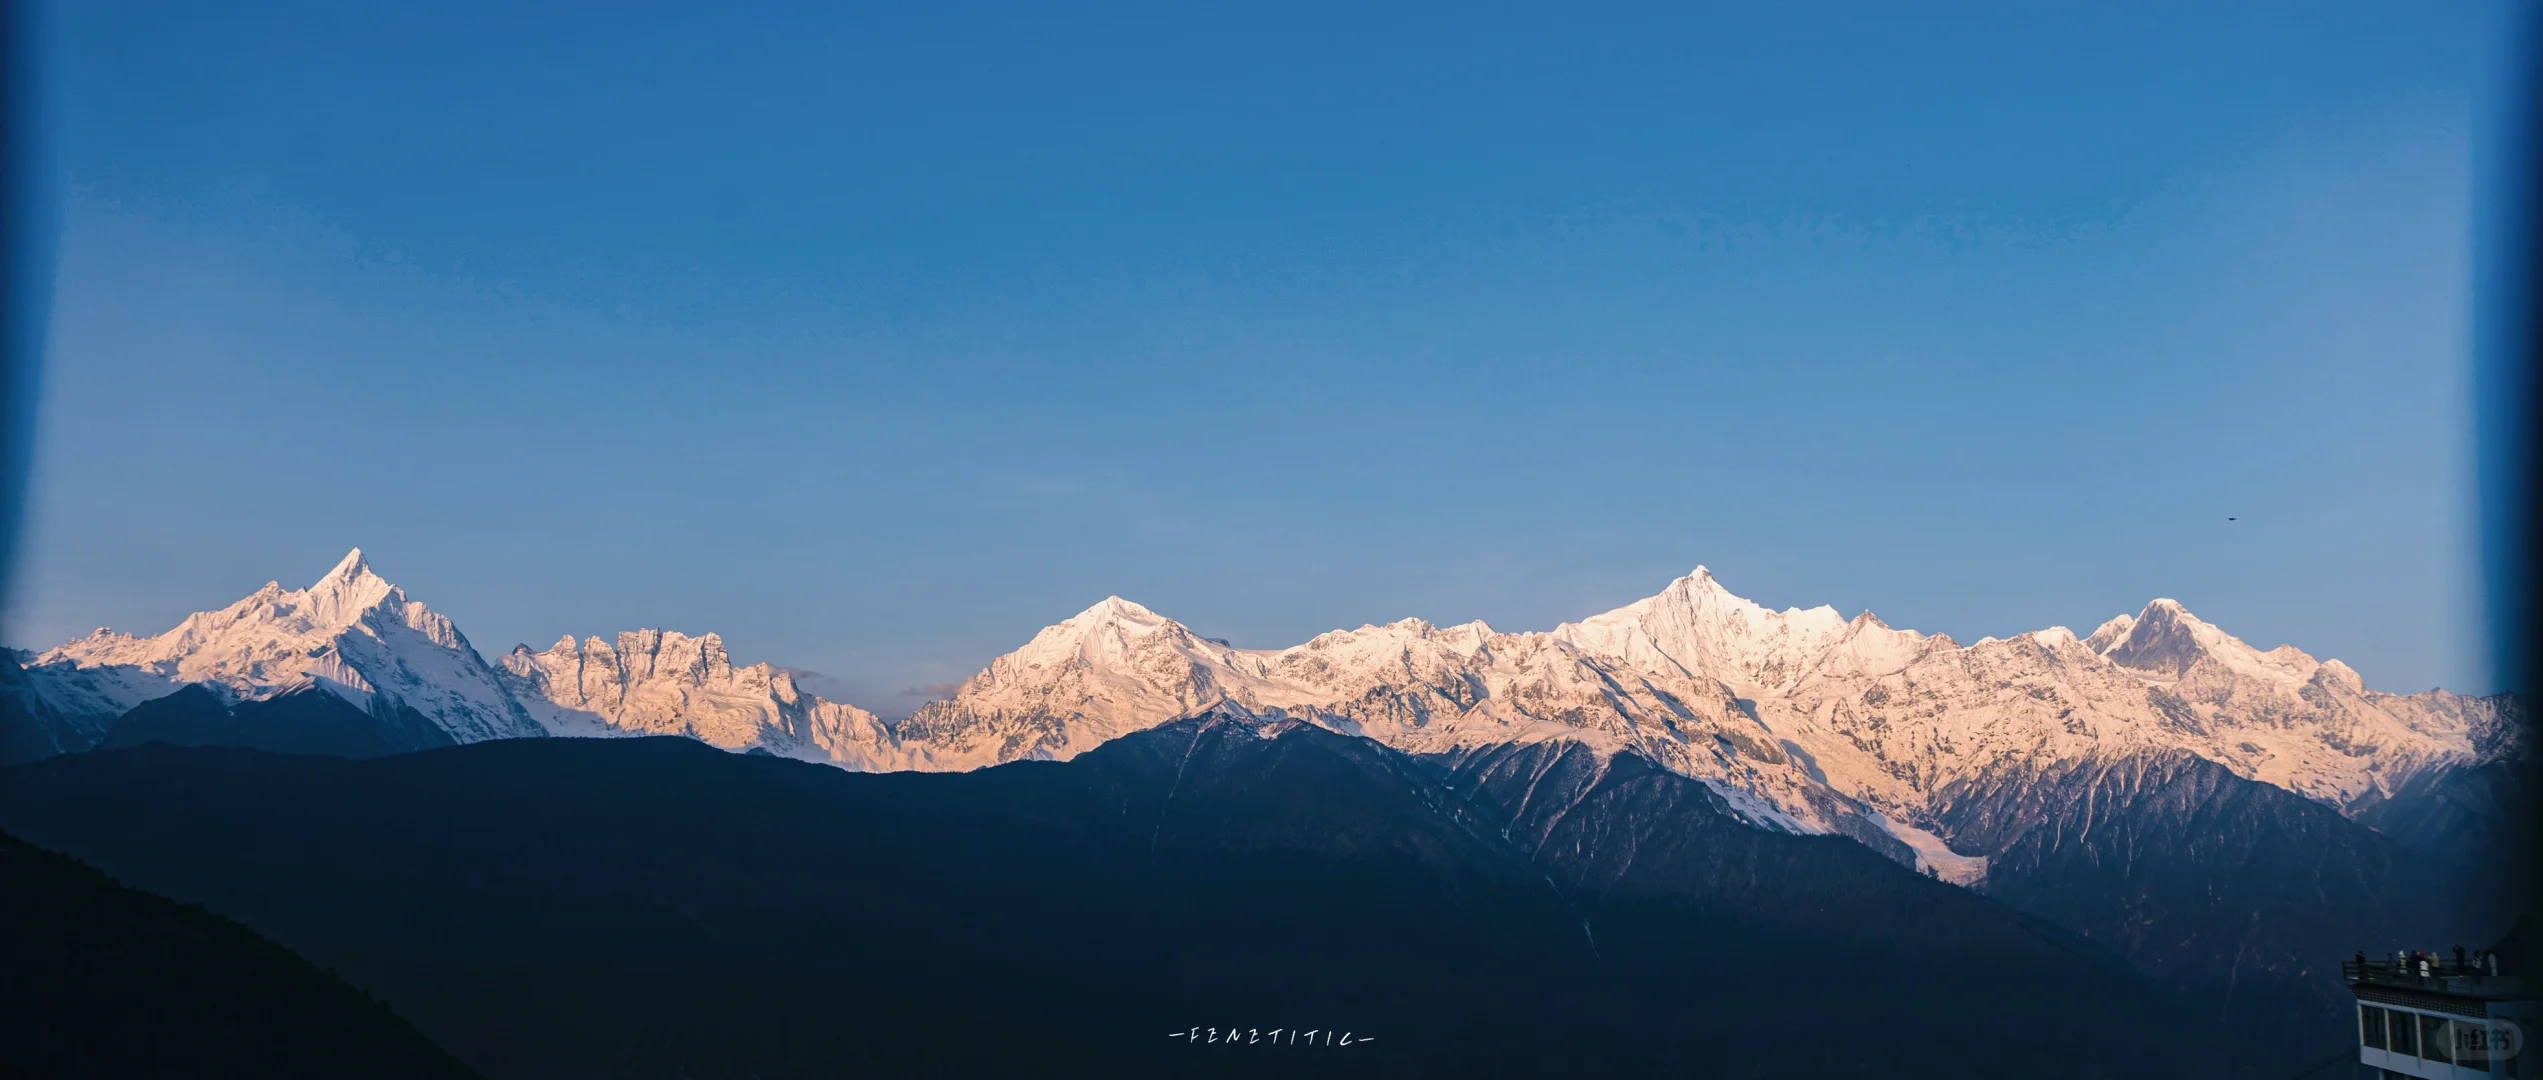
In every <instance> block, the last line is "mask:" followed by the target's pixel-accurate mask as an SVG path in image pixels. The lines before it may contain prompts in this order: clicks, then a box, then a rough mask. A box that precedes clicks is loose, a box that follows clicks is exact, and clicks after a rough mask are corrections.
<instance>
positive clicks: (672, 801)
mask: <svg viewBox="0 0 2543 1080" xmlns="http://www.w3.org/2000/svg"><path fill="white" fill-rule="evenodd" d="M1625 760H1627V761H1629V762H1630V761H1632V759H1625ZM1505 764H1509V763H1505ZM1633 765H1634V767H1635V768H1636V769H1641V768H1642V767H1640V766H1639V763H1638V762H1635V763H1633ZM1646 771H1647V773H1648V775H1646ZM1515 775H1516V773H1515V771H1513V770H1509V769H1505V770H1504V771H1503V774H1502V775H1501V776H1500V778H1499V779H1497V780H1495V781H1494V782H1493V783H1490V784H1485V783H1480V782H1478V781H1479V780H1480V778H1481V776H1480V774H1479V773H1475V774H1470V775H1466V776H1464V777H1462V778H1460V777H1459V776H1457V775H1454V774H1451V773H1450V772H1449V771H1448V770H1446V769H1445V768H1444V767H1443V766H1442V765H1441V764H1440V763H1425V762H1418V761H1415V760H1414V759H1411V758H1408V757H1405V756H1403V755H1401V754H1397V753H1394V752H1392V751H1388V750H1385V749H1384V748H1382V747H1379V746H1377V745H1376V744H1374V743H1370V742H1367V741H1365V740H1360V739H1354V738H1348V737H1344V736H1340V735H1335V734H1333V733H1330V732H1326V731H1323V730H1320V729H1316V728H1311V727H1296V726H1288V725H1273V726H1270V727H1268V728H1262V729H1258V728H1257V727H1256V726H1255V725H1253V724H1250V723H1246V722H1238V721H1228V720H1220V719H1212V718H1204V719H1200V720H1191V721H1183V722H1179V723H1176V724H1172V725H1168V726H1166V727H1163V728H1159V729H1156V730H1154V731H1150V732H1145V733H1142V734H1139V735H1135V736H1131V737H1128V738H1124V739H1121V740H1118V741H1116V742H1114V743H1112V744H1108V745H1106V746H1104V747H1102V748H1100V749H1098V750H1096V751H1094V752H1092V753H1089V754H1087V755H1085V756H1083V757H1080V758H1078V759H1076V760H1074V761H1071V762H1068V763H1064V764H1055V763H1040V762H1028V763H1019V764H1014V765H1007V766H1001V767H998V768H994V769H988V770H983V771H980V772H976V773H967V774H957V775H942V774H936V775H928V774H884V775H865V774H851V773H845V772H841V771H839V770H836V769H832V768H828V767H824V766H814V765H806V764H802V763H798V762H792V761H786V760H781V759H773V758H765V757H753V756H736V755H731V754H726V753H723V752H720V751H716V750H712V749H709V748H706V747H702V746H699V745H697V744H695V743H691V742H688V741H686V740H677V739H644V740H527V741H519V742H498V743H482V744H476V745H470V746H462V747H455V748H449V749H442V750H433V751H426V752H422V753H416V754H407V755H399V756H393V757H384V758H377V759H372V760H363V761H349V760H339V759H325V758H309V757H287V756H280V755H274V754H268V753H261V752H255V751H245V750H232V749H216V748H208V747H207V748H178V747H169V746H145V747H141V748H138V749H132V750H117V751H102V752H97V753H92V754H86V755H76V756H72V757H65V758H59V759H55V760H52V761H47V762H43V763H39V764H36V765H30V766H22V767H19V768H16V769H12V770H9V771H7V772H5V773H0V825H6V826H7V827H9V828H11V829H13V830H18V831H20V832H21V834H22V835H26V836H28V837H30V838H32V839H34V840H36V841H37V842H39V843H43V844H46V845H48V846H53V847H58V848H60V849H63V850H67V851H71V852H74V853H76V854H78V855H80V856H81V857H82V858H86V859H89V860H92V861H94V862H96V863H97V864H98V865H100V866H103V867H105V868H107V869H109V870H111V871H113V872H115V873H117V874H119V875H123V876H125V877H126V878H127V879H129V880H132V881H134V882H136V883H138V884H142V885H145V886H147V887H149V888H153V889H157V890H161V891H164V892H167V893H168V894H170V895H173V896H178V897H182V898H186V899H189V900H195V901H199V902H202V903H204V904H205V905H207V906H209V907H212V908H213V909H215V910H218V911H222V912H224V913H227V914H230V915H232V916H234V917H236V918H238V919H240V920H242V921H244V922H246V923H248V924H249V925H251V926H254V927H257V928H258V929H260V930H263V931H265V932H267V933H269V934H271V935H273V936H274V937H276V938H277V939H279V940H281V941H283V942H286V943H288V944H290V945H292V946H293V947H294V948H297V949H299V950H301V951H302V952H304V953H305V954H307V955H309V956H311V957H313V958H316V959H318V960H319V961H320V962H322V963H326V964H328V965H331V966H333V967H335V968H337V969H339V970H341V971H343V972H344V973H345V975H346V977H347V978H348V979H350V980H351V981H353V982H354V983H355V984H356V985H359V986H362V987H364V988H366V989H368V990H371V991H372V992H375V993H377V994H379V995H381V996H382V997H383V998H385V999H386V1000H387V1001H388V1002H390V1003H391V1004H392V1005H394V1006H396V1007H397V1008H398V1009H399V1010H400V1012H401V1013H403V1014H405V1015H407V1016H410V1017H412V1018H413V1019H414V1021H415V1022H416V1024H417V1026H418V1027H420V1028H421V1029H423V1030H424V1031H426V1032H427V1033H429V1034H431V1035H432V1036H434V1037H435V1038H437V1039H439V1040H440V1041H442V1043H443V1044H444V1045H446V1046H448V1047H450V1048H451V1049H452V1050H453V1051H454V1052H456V1053H457V1054H459V1055H460V1056H461V1057H462V1058H464V1059H466V1060H467V1061H469V1062H470V1063H471V1064H473V1065H475V1066H477V1067H478V1068H480V1069H481V1070H483V1071H484V1072H485V1073H486V1074H488V1075H490V1076H495V1077H526V1076H613V1077H614V1076H629V1077H656V1076H658V1077H676V1076H688V1077H727V1076H729V1077H748V1076H759V1077H764V1078H769V1080H775V1078H780V1077H828V1076H841V1075H869V1074H870V1075H918V1074H940V1075H953V1074H962V1073H980V1072H995V1073H1000V1074H1034V1073H1039V1074H1057V1073H1063V1072H1081V1071H1087V1070H1103V1071H1104V1072H1106V1073H1108V1074H1110V1075H1127V1074H1142V1075H1190V1074H1193V1073H1195V1072H1229V1071H1233V1072H1259V1073H1262V1074H1266V1075H1294V1074H1297V1073H1300V1072H1316V1073H1328V1072H1337V1071H1338V1072H1346V1073H1351V1072H1356V1073H1365V1074H1383V1075H1420V1074H1429V1075H1562V1074H1578V1073H1608V1074H1616V1075H1682V1076H1832V1075H1833V1076H1849V1075H1850V1076H1866V1077H1871V1076H1879V1077H1914V1076H1937V1077H1939V1076H1953V1077H1962V1076H2041V1075H2067V1076H2097V1075H2098V1076H2123V1075H2124V1076H2140V1075H2165V1076H2198V1075H2218V1074H2222V1073H2225V1072H2227V1071H2229V1069H2230V1064H2231V1063H2230V1062H2229V1060H2228V1059H2227V1058H2225V1057H2224V1056H2223V1053H2224V1052H2223V1051H2222V1050H2221V1049H2220V1046H2221V1041H2220V1036H2221V1035H2222V1034H2223V1032H2222V1030H2221V1029H2220V1028H2218V1027H2217V1026H2215V1025H2213V1024H2212V1023H2209V1022H2206V1021H2202V1020H2200V1019H2198V1018H2196V1017H2193V1016H2191V1015H2189V1014H2188V1013H2187V1012H2186V1011H2184V1010H2182V1009H2181V1008H2179V1007H2177V1005H2176V1004H2175V1002H2174V1000H2173V998H2172V997H2171V996H2170V995H2169V994H2168V993H2166V992H2165V991H2163V990H2162V989H2161V988H2160V987H2157V986H2155V985H2153V984H2152V983H2151V982H2149V981H2147V980H2144V979H2142V978H2140V977H2138V976H2136V975H2135V974H2133V973H2131V972H2129V971H2127V970H2126V969H2125V968H2124V967H2123V966H2121V965H2120V964H2118V963H2117V962H2116V961H2115V960H2114V959H2113V958H2112V957H2111V956H2109V955H2108V954H2106V953H2103V952H2101V951H2099V950H2098V949H2096V948H2094V947H2093V946H2091V945H2089V944H2085V943H2082V942H2080V941H2077V940H2069V939H2067V938H2066V937H2064V936H2063V935H2060V934H2058V933H2056V932H2054V931H2049V930H2047V929H2046V928H2045V927H2044V926H2043V925H2041V924H2039V923H2037V922H2035V921H2034V920H2032V919H2030V918H2028V917H2026V916H2022V915H2020V914H2018V913H2015V912H2013V911H2011V910H2010V909H2007V908H2005V907H2003V906H2001V905H1999V904H1996V903H1995V902H1993V901H1990V900H1988V899H1986V898H1984V897H1980V896H1976V895H1973V894H1970V893H1968V892H1966V891H1964V890H1960V889H1956V888H1954V887H1951V886H1948V885H1943V884H1940V883H1937V882H1933V881H1929V880H1926V879H1924V878H1922V877H1919V876H1917V875H1915V874H1913V873H1912V872H1909V871H1907V870H1904V869H1902V868H1900V867H1898V866H1897V865H1896V864H1894V863H1891V862H1889V861H1888V860H1886V859H1883V858H1882V857H1880V856H1879V855H1877V854H1875V853H1872V852H1870V851H1869V850H1867V849H1864V848H1862V847H1861V846H1860V845H1856V844H1853V843H1851V842H1849V841H1845V840H1841V839H1832V838H1823V837H1786V836H1774V835H1770V834H1765V833H1760V832H1756V831H1754V830H1750V829H1747V828H1745V827H1743V826H1739V825H1737V824H1736V823H1732V822H1730V821H1728V820H1727V819H1724V818H1721V817H1720V816H1719V815H1718V813H1717V812H1716V811H1715V810H1714V809H1713V808H1712V807H1711V805H1710V804H1709V803H1708V802H1707V801H1706V799H1705V797H1704V795H1703V789H1702V787H1701V785H1697V784H1693V783H1691V782H1687V781H1684V780H1683V779H1681V778H1677V777H1674V776H1669V775H1667V774H1660V773H1658V772H1657V770H1645V771H1634V772H1632V774H1631V777H1630V779H1632V780H1633V782H1632V783H1611V784H1610V785H1609V786H1608V787H1607V788H1606V789H1605V790H1604V792H1603V793H1602V795H1601V797H1600V799H1599V800H1597V805H1596V806H1595V807H1594V808H1577V807H1576V808H1575V809H1574V810H1573V811H1572V812H1571V813H1570V814H1568V815H1564V817H1565V818H1566V820H1564V821H1560V822H1552V823H1539V824H1540V825H1542V826H1543V827H1538V826H1536V825H1528V824H1527V823H1526V822H1514V821H1512V820H1511V819H1512V818H1518V817H1526V816H1527V814H1528V813H1540V812H1542V810H1543V807H1542V806H1541V805H1540V806H1539V807H1537V808H1536V809H1535V810H1529V808H1528V807H1527V806H1526V805H1524V804H1525V803H1526V802H1527V800H1525V799H1524V798H1521V799H1517V800H1516V802H1517V803H1519V804H1522V805H1521V807H1520V808H1521V810H1522V811H1525V812H1524V813H1518V814H1513V813H1511V812H1510V811H1509V810H1508V809H1507V808H1506V807H1504V806H1503V803H1502V798H1503V796H1504V795H1506V794H1508V789H1509V784H1510V778H1511V777H1512V776H1515ZM1486 788H1492V789H1494V790H1495V791H1499V792H1501V794H1495V793H1493V792H1492V791H1486V790H1484V789H1486ZM1548 790H1550V789H1548ZM1514 826H1525V827H1514ZM1573 843H1577V844H1579V845H1581V846H1582V847H1583V849H1584V850H1588V849H1590V848H1593V847H1596V848H1599V850H1602V851H1604V852H1605V853H1606V854H1604V855H1602V856H1601V857H1600V858H1599V860H1597V865H1596V866H1585V867H1581V868H1577V869H1574V870H1567V871H1562V872H1549V867H1548V865H1547V864H1546V863H1545V862H1544V858H1545V856H1546V855H1547V850H1546V849H1547V848H1549V847H1550V846H1553V845H1556V844H1573ZM1601 845H1604V846H1603V847H1602V846H1601ZM1195 1028H1198V1029H1201V1030H1202V1031H1203V1032H1204V1035H1203V1040H1202V1042H1203V1044H1202V1045H1200V1046H1192V1045H1189V1044H1188V1043H1187V1041H1186V1040H1184V1039H1180V1038H1173V1037H1170V1033H1174V1032H1184V1031H1189V1030H1192V1029H1195ZM1210 1028H1218V1029H1220V1030H1221V1032H1222V1033H1223V1032H1224V1031H1226V1030H1228V1029H1241V1030H1243V1031H1244V1032H1245V1037H1244V1040H1243V1041H1242V1042H1240V1043H1238V1044H1236V1045H1228V1044H1227V1043H1226V1042H1224V1041H1223V1040H1224V1036H1223V1035H1222V1041H1220V1042H1218V1043H1216V1044H1212V1043H1210V1042H1209V1037H1208V1034H1207V1031H1208V1029H1210ZM1306 1029H1312V1030H1316V1031H1319V1032H1328V1031H1336V1030H1339V1031H1348V1032H1351V1033H1352V1036H1353V1039H1354V1044H1353V1045H1351V1046H1348V1047H1344V1046H1340V1045H1334V1046H1318V1047H1315V1048H1312V1049H1311V1048H1309V1047H1306V1046H1303V1045H1288V1044H1286V1043H1284V1044H1282V1045H1279V1046H1274V1045H1271V1043H1272V1042H1273V1040H1274V1039H1275V1038H1279V1039H1287V1038H1291V1037H1292V1036H1290V1035H1289V1034H1287V1033H1288V1032H1295V1031H1300V1030H1306ZM1274 1032H1282V1033H1283V1034H1281V1035H1278V1036H1275V1035H1274V1034H1273V1033H1274ZM2154 1032H2159V1033H2161V1037H2159V1038H2149V1037H2147V1036H2148V1034H2149V1033H2154ZM1326 1037H1329V1036H1325V1035H1319V1036H1318V1038H1320V1039H1321V1038H1326ZM1372 1037H1373V1038H1374V1041H1369V1040H1370V1039H1371V1038H1372Z"/></svg>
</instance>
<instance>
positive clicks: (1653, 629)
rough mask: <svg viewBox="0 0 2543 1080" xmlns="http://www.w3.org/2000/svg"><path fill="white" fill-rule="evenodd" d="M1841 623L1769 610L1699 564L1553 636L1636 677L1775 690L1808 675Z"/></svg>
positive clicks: (1817, 614)
mask: <svg viewBox="0 0 2543 1080" xmlns="http://www.w3.org/2000/svg"><path fill="white" fill-rule="evenodd" d="M1847 625H1848V624H1847V620H1846V619H1845V618H1844V617H1843V616H1841V615H1838V614H1837V612H1836V609H1835V608H1832V607H1827V606H1825V605H1822V606H1819V607H1815V608H1807V609H1804V608H1786V609H1784V610H1782V611H1770V610H1768V609H1767V608H1765V607H1764V606H1763V605H1760V604H1757V603H1755V602H1754V601H1750V600H1747V599H1744V598H1742V597H1739V596H1737V595H1734V594H1733V593H1732V592H1731V591H1730V590H1729V589H1726V588H1724V587H1723V586H1722V583H1721V582H1719V581H1717V580H1715V579H1714V577H1713V573H1712V571H1710V570H1708V569H1706V568H1704V567H1702V566H1698V567H1696V568H1695V572H1694V573H1691V574H1688V575H1687V576H1685V577H1682V578H1679V579H1677V580H1676V581H1672V582H1670V583H1669V587H1668V588H1666V589H1663V590H1661V591H1660V593H1659V595H1657V596H1653V597H1650V598H1648V599H1644V600H1637V601H1635V602H1633V603H1631V604H1627V605H1625V606H1624V607H1620V608H1617V609H1615V610H1613V611H1609V612H1605V613H1602V614H1598V615H1593V616H1590V617H1589V618H1587V619H1583V620H1581V621H1580V622H1577V623H1565V624H1563V625H1561V626H1558V627H1556V628H1555V629H1554V637H1556V638H1558V639H1560V640H1563V641H1565V642H1568V643H1570V644H1572V645H1574V646H1576V647H1578V648H1579V649H1580V650H1581V651H1583V652H1585V653H1588V654H1590V655H1592V656H1597V657H1601V658H1604V659H1609V660H1613V661H1617V662H1620V663H1622V664H1624V665H1626V666H1628V667H1631V668H1634V669H1637V670H1641V671H1647V672H1653V673H1656V674H1667V675H1701V676H1705V677H1709V678H1716V679H1721V680H1723V681H1725V682H1730V683H1734V684H1755V685H1765V686H1779V685H1783V684H1786V683H1788V682H1790V681H1791V680H1792V679H1794V678H1797V677H1799V676H1800V675H1801V673H1802V672H1803V671H1805V670H1807V668H1808V666H1809V663H1810V661H1811V660H1813V659H1815V658H1816V657H1817V656H1818V655H1819V654H1820V653H1821V652H1823V651H1825V650H1826V649H1827V647H1828V646H1829V645H1831V644H1833V643H1834V642H1835V641H1837V640H1838V638H1839V637H1840V636H1841V635H1842V634H1844V633H1845V631H1846V629H1847Z"/></svg>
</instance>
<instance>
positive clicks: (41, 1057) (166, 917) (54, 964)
mask: <svg viewBox="0 0 2543 1080" xmlns="http://www.w3.org/2000/svg"><path fill="white" fill-rule="evenodd" d="M0 972H4V973H5V974H6V977H5V978H0V1075H7V1076H26V1077H48V1078H71V1077H99V1078H115V1080H133V1078H142V1077H189V1078H192V1077H239V1078H257V1080H265V1078H286V1077H309V1078H333V1077H346V1076H363V1077H381V1078H392V1077H395V1078H405V1077H414V1078H425V1077H433V1078H442V1077H448V1078H453V1080H457V1078H464V1077H473V1076H475V1075H476V1073H474V1072H473V1071H471V1070H470V1069H468V1067H466V1066H465V1065H462V1064H460V1063H459V1061H458V1060H457V1059H455V1058H453V1057H451V1056H450V1055H449V1054H447V1053H444V1052H443V1051H442V1050H441V1048H439V1047H437V1046H435V1045H433V1043H432V1042H431V1041H430V1040H428V1039H426V1038H425V1037H423V1036H422V1035H420V1034H417V1033H416V1031H415V1029H414V1028H412V1027H409V1026H408V1025H407V1024H406V1022H405V1021H404V1020H401V1019H399V1018H398V1017H397V1014H395V1013H393V1012H391V1011H389V1008H388V1007H387V1006H385V1005H382V1004H381V1003H379V1002H378V1001H376V1000H374V999H372V998H371V997H370V996H369V995H366V994H364V993H363V992H362V991H359V990H356V989H354V988H353V987H351V986H348V985H346V984H345V983H344V981H343V980H341V979H339V978H337V977H335V976H334V975H331V974H329V973H327V972H324V971H320V970H318V969H317V968H316V967H313V966H311V965H310V963H309V962H308V961H306V960H303V959H301V958H300V957H299V956H297V955H295V954H294V953H293V952H292V951H291V950H289V949H286V948H284V947H282V946H280V945H277V944H275V943H273V942H271V941H268V940H266V939H265V938H263V937H260V936H258V935H257V934H256V933H255V932H254V931H252V930H249V929H248V928H246V927H244V926H241V925H239V924H238V923H235V922H232V921H231V920H229V919H226V918H223V917H221V916H219V915H215V914H212V913H211V912H208V911H205V910H203V909H202V908H200V907H197V906H195V905H192V904H180V903H177V902H175V901H172V900H169V899H166V898H164V897H159V896H153V895H150V894H148V893H145V892H142V891H140V890H137V889H132V888H129V887H126V886H124V885H121V884H118V883H117V882H116V881H115V880H114V879H112V878H109V877H107V876H106V875H105V874H102V873H99V872H98V871H96V870H94V869H92V868H90V867H87V866H83V865H81V864H80V863H79V862H78V861H77V860H75V859H72V858H70V857H69V856H66V855H60V854H56V853H53V852H50V851H43V850H39V849H37V848H35V847H32V846H29V845H28V844H26V843H24V842H23V841H20V840H19V839H17V838H16V837H13V836H10V835H8V834H6V833H0Z"/></svg>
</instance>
